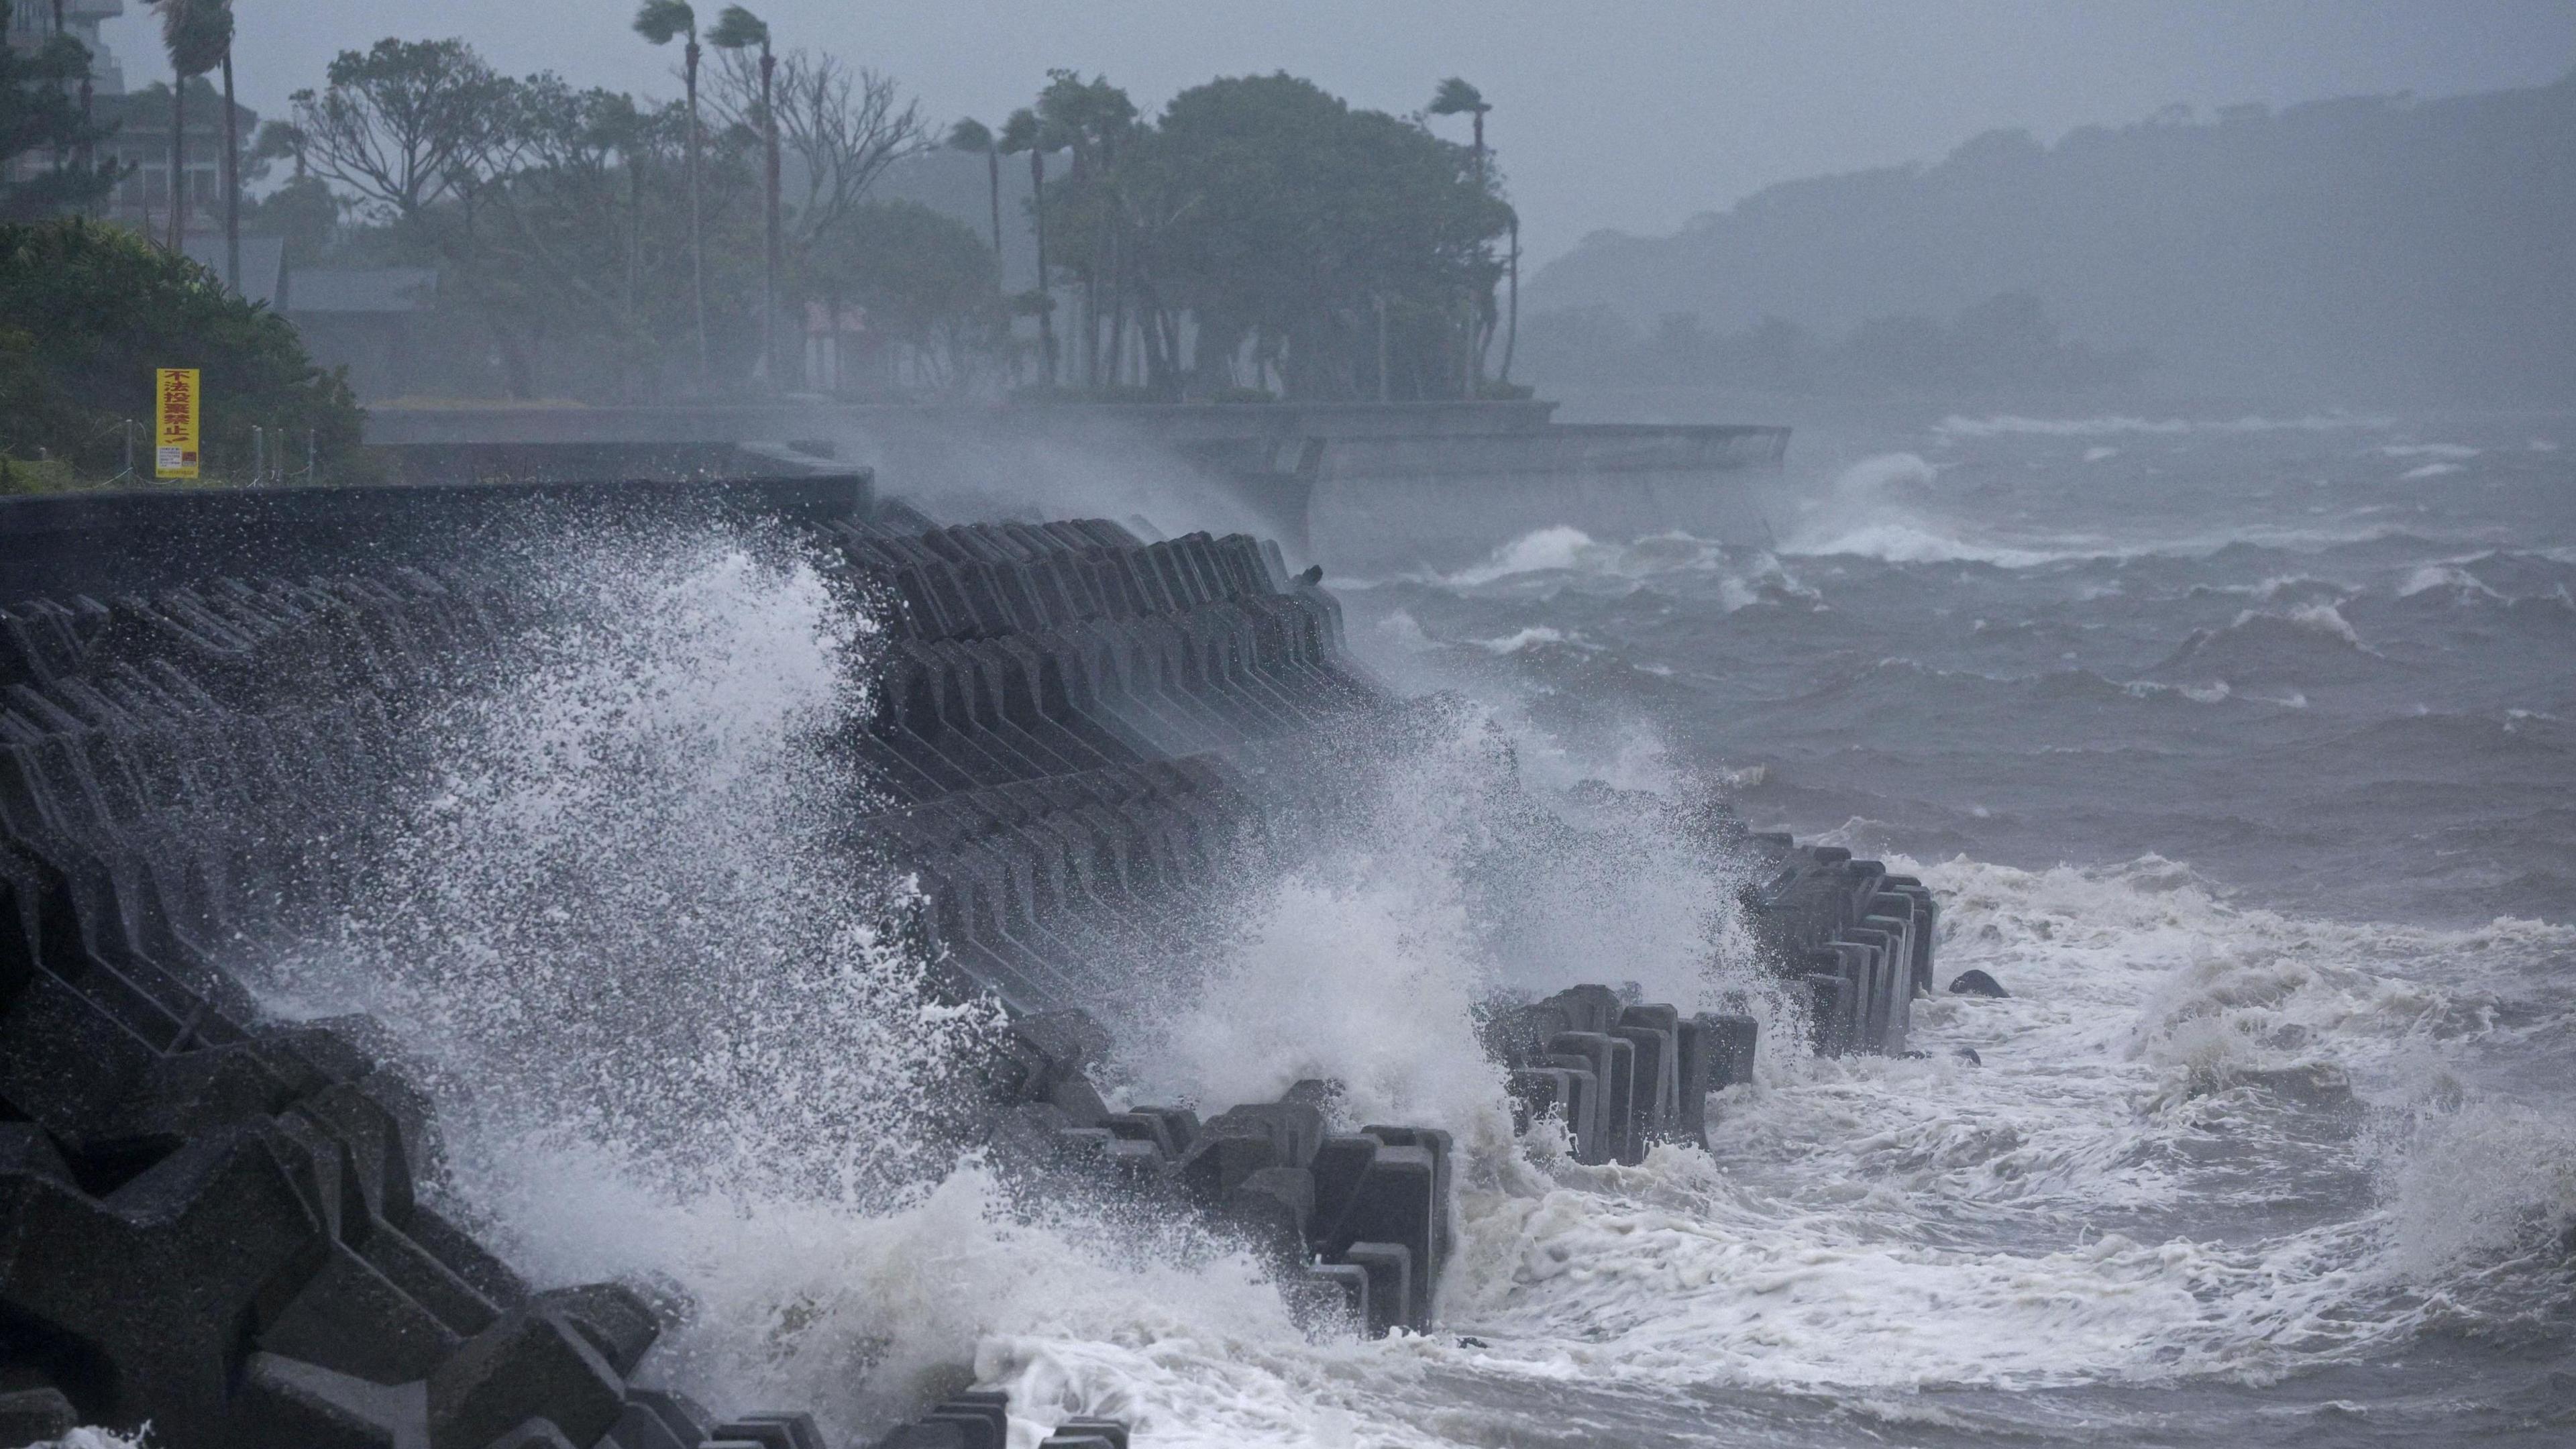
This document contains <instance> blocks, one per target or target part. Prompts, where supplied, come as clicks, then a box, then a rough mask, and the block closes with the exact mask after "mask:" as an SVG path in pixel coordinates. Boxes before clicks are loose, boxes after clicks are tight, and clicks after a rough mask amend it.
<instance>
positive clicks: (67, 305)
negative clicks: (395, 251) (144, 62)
mask: <svg viewBox="0 0 2576 1449" xmlns="http://www.w3.org/2000/svg"><path fill="white" fill-rule="evenodd" d="M0 318H5V319H6V321H5V322H0V449H5V450H6V451H7V452H9V453H11V454H13V455H15V456H16V457H17V458H20V459H32V458H36V457H49V458H53V459H58V460H65V461H68V462H70V463H71V464H72V465H73V466H74V467H76V468H77V469H79V471H81V472H83V473H86V474H91V475H94V476H101V477H103V476H105V475H107V474H110V473H114V472H115V471H117V470H118V469H119V468H121V467H123V466H124V439H123V436H122V432H121V429H120V427H119V424H120V421H121V420H123V419H127V418H131V419H134V420H135V421H136V422H137V424H138V425H139V427H138V432H137V437H136V450H135V458H136V461H137V464H138V467H139V470H140V471H142V472H145V473H147V474H148V473H149V472H150V459H151V444H152V435H151V431H150V429H151V423H152V414H153V401H154V394H153V383H154V378H153V372H154V370H155V369H156V368H163V367H193V368H196V369H198V371H199V374H200V376H199V386H200V388H201V393H200V397H199V402H198V416H199V426H200V428H201V430H202V432H201V443H200V449H201V452H202V454H203V456H204V457H205V458H206V460H207V463H208V465H209V468H208V471H209V472H213V473H223V472H233V471H238V472H242V473H247V472H248V470H249V466H250V462H251V429H252V428H253V427H260V428H266V429H271V430H278V429H283V430H284V431H285V433H286V435H287V436H288V437H289V438H291V439H293V440H294V442H293V444H292V445H291V446H290V448H289V453H290V456H293V457H296V458H297V459H298V460H299V461H300V459H301V455H302V452H303V447H302V440H303V438H304V435H305V433H306V431H307V430H308V429H309V430H311V432H312V435H313V442H314V448H315V451H316V454H317V459H318V462H319V464H320V467H321V469H322V471H323V472H324V474H325V475H326V476H328V477H332V478H335V479H338V480H341V481H360V480H363V479H366V478H370V477H372V476H373V472H372V469H371V468H370V467H369V466H368V464H367V463H366V462H365V459H364V455H363V454H362V453H361V451H360V444H361V442H362V441H363V435H364V429H365V425H366V414H365V413H364V412H363V411H361V410H360V409H359V407H358V403H357V399H356V397H355V395H353V394H352V393H351V392H350V390H349V383H348V379H347V378H346V377H345V376H344V375H343V374H342V373H341V372H339V371H338V370H333V371H330V372H325V371H323V370H322V369H320V368H317V367H315V366H314V365H313V361H312V359H311V358H310V357H308V356H307V355H306V354H305V351H304V343H303V340H302V339H301V338H299V337H297V336H296V333H295V329H294V328H293V327H292V326H289V325H288V324H287V322H286V320H285V319H284V318H282V317H278V316H275V315H273V314H272V313H270V312H269V310H268V309H267V308H266V307H265V306H262V305H261V304H258V303H255V302H248V301H244V300H243V299H242V298H241V297H239V296H236V295H234V294H233V293H231V292H229V291H227V290H226V289H225V287H224V285H223V283H222V282H221V281H220V280H218V279H217V278H216V276H215V275H214V273H212V272H210V271H208V270H206V269H205V268H204V267H201V266H199V265H197V264H196V263H195V262H192V261H189V260H188V259H187V258H185V257H181V256H174V255H172V254H171V253H169V252H166V251H164V250H162V249H161V248H159V247H157V246H154V245H153V244H152V243H151V242H149V241H147V240H145V239H144V238H143V237H141V236H139V235H137V234H135V233H134V232H131V231H128V230H126V229H125V228H123V227H120V226H115V225H111V224H108V223H104V222H98V221H93V220H90V219H88V218H86V217H61V218H56V219H54V220H50V221H43V222H35V223H29V224H22V225H0Z"/></svg>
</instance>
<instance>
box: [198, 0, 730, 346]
mask: <svg viewBox="0 0 2576 1449" xmlns="http://www.w3.org/2000/svg"><path fill="white" fill-rule="evenodd" d="M164 3H165V4H176V3H183V0H164ZM635 33H636V34H638V35H640V36H643V37H644V39H645V40H646V41H647V42H648V43H650V44H653V45H668V44H670V43H671V41H672V39H673V38H675V37H677V36H682V35H685V36H687V37H688V38H689V43H688V47H687V48H686V49H685V50H683V51H681V52H680V54H681V57H682V59H681V67H680V74H681V77H682V79H683V82H684V84H686V85H687V87H688V90H689V293H690V299H691V301H692V302H693V303H694V305H695V306H696V308H697V319H698V385H699V386H700V387H702V388H703V387H705V386H706V381H707V254H706V240H705V236H704V234H703V233H702V232H701V230H700V228H699V225H698V56H699V50H698V13H697V12H696V11H694V10H692V9H690V8H689V6H688V3H687V0H644V4H643V6H642V8H640V9H638V10H637V11H636V12H635Z"/></svg>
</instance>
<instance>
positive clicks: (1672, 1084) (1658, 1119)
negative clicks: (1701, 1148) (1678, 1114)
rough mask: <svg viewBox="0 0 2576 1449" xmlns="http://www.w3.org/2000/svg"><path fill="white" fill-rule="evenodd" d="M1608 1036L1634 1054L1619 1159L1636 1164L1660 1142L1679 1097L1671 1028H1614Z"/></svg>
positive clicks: (1670, 1123) (1643, 1159) (1668, 1126)
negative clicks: (1631, 1087) (1625, 1134)
mask: <svg viewBox="0 0 2576 1449" xmlns="http://www.w3.org/2000/svg"><path fill="white" fill-rule="evenodd" d="M1670 1009H1671V1008H1669V1007H1668V1008H1666V1010H1670ZM1609 1034H1610V1035H1612V1036H1614V1037H1617V1038H1618V1039H1619V1040H1621V1041H1623V1042H1626V1043H1627V1044H1628V1048H1629V1050H1630V1051H1631V1052H1633V1053H1634V1061H1635V1063H1636V1068H1635V1070H1636V1078H1637V1081H1636V1087H1635V1091H1634V1094H1633V1097H1632V1100H1631V1101H1630V1102H1629V1110H1628V1140H1627V1143H1626V1148H1625V1151H1623V1152H1622V1153H1621V1155H1620V1158H1619V1160H1620V1161H1622V1162H1626V1163H1631V1164H1634V1163H1639V1162H1643V1161H1645V1160H1646V1148H1647V1147H1648V1145H1649V1144H1651V1143H1654V1142H1657V1141H1660V1140H1662V1138H1663V1137H1664V1136H1665V1135H1666V1134H1667V1133H1668V1132H1670V1130H1671V1127H1672V1120H1673V1112H1674V1098H1675V1097H1676V1096H1677V1095H1678V1092H1677V1075H1676V1072H1675V1070H1674V1065H1675V1064H1674V1060H1673V1058H1674V1047H1673V1029H1672V1028H1671V1027H1669V1026H1656V1027H1648V1026H1614V1027H1612V1028H1610V1033H1609Z"/></svg>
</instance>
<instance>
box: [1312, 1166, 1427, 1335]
mask: <svg viewBox="0 0 2576 1449" xmlns="http://www.w3.org/2000/svg"><path fill="white" fill-rule="evenodd" d="M1438 1181H1439V1168H1438V1165H1437V1163H1436V1162H1435V1161H1434V1159H1433V1156H1432V1152H1431V1150H1430V1149H1428V1148H1423V1147H1389V1146H1381V1147H1380V1148H1379V1149H1378V1152H1377V1155H1376V1156H1375V1157H1374V1158H1372V1159H1371V1160H1370V1162H1369V1164H1368V1168H1367V1170H1366V1171H1365V1172H1364V1173H1362V1175H1361V1177H1360V1181H1359V1185H1358V1186H1357V1188H1355V1189H1354V1190H1353V1191H1352V1193H1351V1197H1350V1203H1349V1205H1348V1206H1347V1207H1345V1208H1344V1209H1343V1210H1342V1213H1341V1216H1340V1218H1339V1219H1338V1220H1336V1221H1334V1222H1332V1223H1329V1224H1321V1225H1319V1228H1318V1234H1317V1236H1318V1238H1319V1239H1320V1244H1321V1247H1322V1250H1323V1255H1324V1257H1325V1259H1326V1260H1327V1261H1340V1260H1342V1259H1343V1258H1344V1255H1345V1253H1346V1250H1347V1249H1348V1248H1349V1246H1350V1245H1351V1244H1353V1243H1357V1242H1374V1243H1395V1244H1399V1245H1401V1246H1403V1247H1404V1248H1405V1249H1406V1250H1407V1251H1408V1252H1410V1253H1411V1255H1412V1256H1411V1258H1410V1260H1409V1261H1410V1262H1411V1263H1412V1264H1414V1265H1416V1267H1417V1268H1418V1269H1420V1270H1421V1271H1419V1272H1417V1273H1416V1274H1415V1275H1414V1277H1413V1278H1412V1279H1411V1280H1409V1281H1411V1282H1412V1284H1413V1286H1412V1288H1411V1289H1409V1290H1408V1294H1407V1297H1405V1298H1404V1299H1400V1300H1397V1301H1396V1302H1394V1303H1392V1304H1389V1303H1379V1304H1378V1307H1377V1309H1376V1311H1377V1312H1378V1313H1379V1314H1380V1316H1381V1317H1385V1316H1388V1315H1389V1314H1392V1315H1393V1317H1394V1318H1395V1320H1396V1321H1400V1322H1403V1323H1407V1324H1411V1325H1413V1326H1416V1327H1419V1326H1421V1325H1422V1324H1423V1323H1425V1322H1427V1321H1428V1320H1429V1317H1430V1307H1431V1305H1430V1302H1429V1297H1430V1287H1431V1284H1430V1281H1429V1270H1430V1267H1431V1265H1432V1264H1433V1263H1434V1261H1435V1260H1434V1258H1433V1249H1434V1246H1435V1245H1436V1244H1437V1243H1438V1242H1439V1241H1440V1240H1441V1236H1442V1232H1443V1224H1444V1217H1445V1214H1446V1205H1445V1204H1443V1203H1441V1202H1440V1201H1438V1199H1437V1196H1436V1193H1435V1189H1436V1185H1437V1183H1438ZM1377 1291H1378V1290H1377V1288H1376V1287H1372V1289H1371V1294H1372V1298H1373V1299H1374V1298H1375V1296H1376V1294H1377Z"/></svg>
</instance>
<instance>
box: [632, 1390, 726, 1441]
mask: <svg viewBox="0 0 2576 1449" xmlns="http://www.w3.org/2000/svg"><path fill="white" fill-rule="evenodd" d="M626 1407H627V1409H628V1410H629V1411H633V1410H636V1409H642V1410H644V1411H645V1412H646V1413H648V1414H650V1415H652V1416H653V1418H654V1419H656V1420H658V1421H659V1422H660V1423H661V1425H662V1428H663V1429H664V1430H665V1431H666V1432H668V1433H669V1434H670V1436H671V1438H672V1439H673V1440H674V1441H676V1442H677V1443H678V1444H680V1445H681V1446H682V1449H697V1446H698V1445H700V1444H703V1443H705V1442H706V1440H707V1436H708V1435H709V1434H710V1433H712V1432H713V1431H714V1429H715V1423H716V1418H715V1415H713V1414H710V1413H708V1412H707V1409H706V1406H705V1405H704V1404H701V1403H699V1402H698V1401H697V1400H695V1399H692V1398H690V1397H689V1396H688V1395H686V1394H679V1393H673V1392H671V1391H669V1390H667V1389H628V1390H627V1391H626ZM625 1422H626V1420H625V1418H624V1416H622V1415H621V1416H620V1417H619V1419H618V1423H620V1424H621V1425H622V1424H624V1423H625ZM612 1432H613V1431H612ZM620 1449H645V1446H643V1445H641V1444H634V1445H628V1444H625V1443H624V1442H623V1441H622V1440H621V1441H620Z"/></svg>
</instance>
